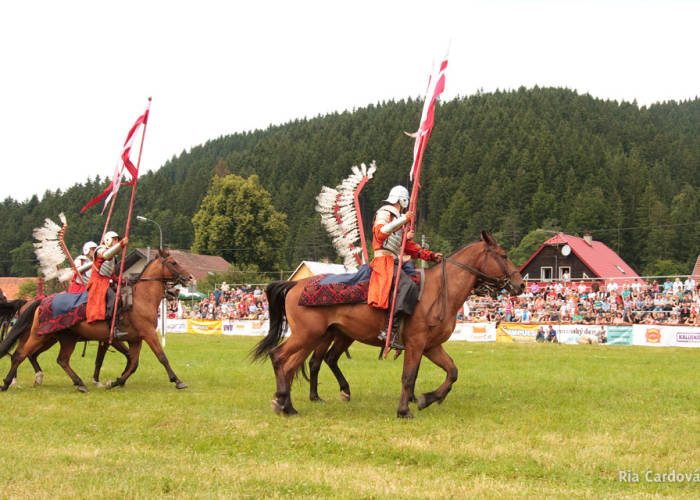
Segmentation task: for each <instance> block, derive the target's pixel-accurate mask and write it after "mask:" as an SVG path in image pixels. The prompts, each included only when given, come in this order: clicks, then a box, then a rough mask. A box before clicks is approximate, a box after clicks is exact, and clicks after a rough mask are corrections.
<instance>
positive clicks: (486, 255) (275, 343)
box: [252, 232, 523, 418]
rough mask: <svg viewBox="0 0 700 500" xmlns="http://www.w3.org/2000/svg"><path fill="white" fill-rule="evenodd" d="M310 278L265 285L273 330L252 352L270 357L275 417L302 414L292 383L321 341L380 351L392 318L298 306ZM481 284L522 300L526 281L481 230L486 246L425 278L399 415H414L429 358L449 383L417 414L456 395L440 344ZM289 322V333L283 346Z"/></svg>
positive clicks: (408, 325) (362, 308) (423, 400)
mask: <svg viewBox="0 0 700 500" xmlns="http://www.w3.org/2000/svg"><path fill="white" fill-rule="evenodd" d="M448 267H450V268H451V269H449V271H448V270H447V268H448ZM306 281H308V280H300V281H296V282H287V281H275V282H272V283H270V284H269V285H268V286H267V288H266V290H265V291H266V293H267V297H268V302H269V304H270V331H269V333H268V334H267V336H266V337H265V338H263V339H262V340H261V341H260V342H259V343H258V344H257V345H256V346H255V348H254V350H253V353H252V354H253V358H254V359H255V360H261V359H263V358H264V357H265V355H266V354H269V356H270V359H271V360H272V367H273V369H274V372H275V379H276V382H277V391H276V393H275V399H273V400H272V401H271V405H272V408H273V409H274V410H275V411H276V412H277V413H284V414H285V415H295V414H297V411H296V410H295V409H294V407H293V406H292V400H291V395H290V391H291V384H292V380H293V379H294V376H295V374H296V372H297V370H298V369H299V367H300V366H301V365H302V364H303V363H304V361H305V360H306V358H307V357H308V356H309V354H310V353H311V351H313V350H314V349H315V348H316V347H317V346H318V345H319V344H321V343H322V342H329V340H330V339H332V338H333V337H334V336H335V335H336V334H337V333H338V332H340V333H342V334H343V335H345V336H346V337H348V338H350V339H354V340H359V341H360V342H363V343H365V344H369V345H374V346H381V345H382V342H380V341H379V340H378V338H377V336H378V334H379V331H380V330H381V328H382V327H383V326H384V324H385V321H386V311H382V310H378V309H373V308H371V307H369V306H368V305H367V304H350V305H335V306H323V307H306V306H300V305H299V296H300V295H301V292H302V290H303V289H304V285H305V284H306ZM477 282H479V283H480V284H479V286H480V287H482V288H486V289H489V290H490V291H491V293H496V292H497V291H500V290H501V289H503V288H507V289H508V290H509V291H510V292H511V293H512V294H515V295H519V294H520V293H521V292H522V289H523V279H522V276H520V273H519V272H518V270H517V268H516V267H515V266H514V265H513V263H512V262H511V261H510V259H509V258H508V256H507V255H506V253H505V252H504V251H503V249H502V248H501V247H500V246H498V244H497V243H496V242H495V241H494V240H493V238H492V237H491V236H489V235H488V234H486V232H482V233H481V241H479V242H477V243H472V244H471V245H467V246H465V247H463V248H462V249H460V250H458V251H456V252H454V253H453V254H452V255H451V256H449V257H446V258H444V259H443V262H442V263H441V264H440V265H437V266H433V267H432V268H430V269H428V270H427V271H426V273H425V288H424V290H423V295H422V297H421V299H420V301H419V302H418V304H417V305H416V308H415V311H414V313H413V315H412V316H410V317H408V318H406V319H405V320H404V333H403V339H404V344H405V346H406V352H405V355H404V363H403V375H402V377H401V384H402V389H401V399H400V401H399V407H398V409H397V412H396V413H397V416H398V417H403V418H413V415H412V414H411V411H410V410H409V407H408V403H409V400H411V399H412V397H413V393H414V387H415V382H416V377H417V375H418V367H419V365H420V360H421V357H422V356H423V355H424V356H426V357H427V358H428V359H429V360H431V361H432V362H433V363H435V364H436V365H438V366H439V367H441V368H442V369H443V370H445V372H446V373H447V378H446V379H445V382H443V384H442V385H440V387H438V388H437V389H436V390H435V391H432V392H428V393H425V394H422V395H421V396H420V397H419V398H418V409H419V410H422V409H423V408H426V407H427V406H429V405H431V404H432V403H434V402H436V401H437V402H442V401H443V400H444V399H445V397H446V396H447V394H448V393H449V392H450V390H451V388H452V384H453V383H454V382H455V381H456V380H457V367H456V366H455V364H454V362H453V361H452V358H450V356H449V355H448V354H447V353H446V352H445V350H444V349H443V347H442V344H443V343H444V342H445V341H446V340H447V339H449V338H450V335H451V334H452V332H453V331H454V328H455V324H456V318H457V311H458V309H459V308H460V307H461V306H462V304H463V303H464V301H465V300H466V298H467V297H468V296H469V294H470V292H471V291H472V289H473V288H474V286H475V285H476V284H477ZM285 318H286V320H285ZM287 324H288V325H289V329H290V331H291V333H290V336H289V338H288V339H287V340H285V341H284V342H283V343H281V344H280V341H281V339H282V337H283V335H284V333H285V331H286V327H287Z"/></svg>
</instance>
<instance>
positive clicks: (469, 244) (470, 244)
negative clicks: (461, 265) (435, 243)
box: [445, 240, 483, 259]
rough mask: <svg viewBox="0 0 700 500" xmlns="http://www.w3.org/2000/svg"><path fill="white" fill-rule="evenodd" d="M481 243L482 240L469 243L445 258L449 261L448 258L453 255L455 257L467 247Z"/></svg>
mask: <svg viewBox="0 0 700 500" xmlns="http://www.w3.org/2000/svg"><path fill="white" fill-rule="evenodd" d="M482 242H483V240H478V241H472V242H471V243H467V244H466V245H464V246H463V247H462V248H458V249H457V250H455V251H454V252H452V253H451V254H450V255H448V256H447V257H445V258H447V259H449V258H450V257H454V256H455V255H457V254H458V253H459V252H461V251H462V250H464V249H466V248H467V247H470V246H472V245H476V244H477V243H482Z"/></svg>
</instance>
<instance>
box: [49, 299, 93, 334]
mask: <svg viewBox="0 0 700 500" xmlns="http://www.w3.org/2000/svg"><path fill="white" fill-rule="evenodd" d="M86 312H87V292H82V293H54V294H53V295H49V296H48V297H45V298H44V299H43V300H42V301H41V305H40V306H39V328H38V330H37V333H38V334H39V335H46V334H49V333H54V332H58V331H60V330H65V329H66V328H70V327H71V326H73V325H75V324H77V323H80V322H81V321H85V319H86V318H87V316H86Z"/></svg>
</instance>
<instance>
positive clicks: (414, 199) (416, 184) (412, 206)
mask: <svg viewBox="0 0 700 500" xmlns="http://www.w3.org/2000/svg"><path fill="white" fill-rule="evenodd" d="M419 133H420V132H419ZM429 136H430V132H429V131H428V133H426V134H424V135H421V137H420V149H419V151H418V156H417V158H416V165H415V173H414V175H415V177H414V179H413V187H412V188H411V198H410V200H409V203H408V211H409V212H412V213H413V217H412V218H411V220H410V222H408V231H413V229H414V228H415V223H416V205H417V203H418V189H420V171H421V167H422V166H423V152H424V151H425V145H426V143H427V142H428V137H429ZM408 231H406V230H404V232H403V235H402V236H401V250H400V252H399V265H398V269H397V271H396V280H395V281H394V293H393V294H392V297H391V306H390V311H389V325H388V326H387V334H386V341H385V345H384V359H386V357H387V356H388V355H389V340H390V337H391V329H392V327H393V326H394V311H395V310H396V296H397V294H398V291H399V280H400V279H401V267H402V266H403V256H404V250H405V249H406V238H407V234H408ZM398 355H399V352H398V351H397V352H396V357H398Z"/></svg>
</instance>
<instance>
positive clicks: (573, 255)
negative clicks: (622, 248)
mask: <svg viewBox="0 0 700 500" xmlns="http://www.w3.org/2000/svg"><path fill="white" fill-rule="evenodd" d="M520 274H521V275H522V276H523V278H524V279H525V280H527V281H538V282H548V281H566V280H577V281H579V280H592V279H600V280H602V281H608V280H609V281H615V282H617V283H624V282H626V281H636V280H639V279H641V278H640V277H639V275H638V274H637V273H636V272H634V270H633V269H632V268H631V267H630V266H628V265H627V263H626V262H625V261H624V260H622V259H621V258H620V256H619V255H617V254H616V253H615V252H614V251H613V250H612V249H610V247H608V246H607V245H606V244H605V243H602V242H600V241H593V238H592V237H591V236H590V234H586V235H585V236H584V237H583V238H578V237H576V236H571V235H568V234H564V233H559V234H557V235H556V236H554V237H552V238H550V239H548V240H547V241H545V242H544V243H542V246H540V248H539V249H538V250H537V251H536V252H535V253H534V254H533V255H532V257H530V259H529V260H528V261H527V262H526V263H525V264H524V265H523V266H522V267H521V268H520Z"/></svg>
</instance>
